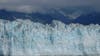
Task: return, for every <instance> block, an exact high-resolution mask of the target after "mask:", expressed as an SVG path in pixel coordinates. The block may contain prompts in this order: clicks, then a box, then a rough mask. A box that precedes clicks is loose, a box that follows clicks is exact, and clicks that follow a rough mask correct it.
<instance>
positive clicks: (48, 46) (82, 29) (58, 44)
mask: <svg viewBox="0 0 100 56" xmlns="http://www.w3.org/2000/svg"><path fill="white" fill-rule="evenodd" d="M99 54H100V25H98V24H95V25H94V24H90V25H81V24H68V25H66V24H64V23H62V22H60V21H57V20H54V21H53V22H52V24H42V23H39V22H32V21H31V20H28V19H27V20H21V19H17V20H14V21H9V20H3V19H2V20H0V55H3V56H44V55H47V56H54V55H56V56H65V55H66V56H70V55H72V56H78V55H80V56H89V55H90V56H93V55H94V56H100V55H99Z"/></svg>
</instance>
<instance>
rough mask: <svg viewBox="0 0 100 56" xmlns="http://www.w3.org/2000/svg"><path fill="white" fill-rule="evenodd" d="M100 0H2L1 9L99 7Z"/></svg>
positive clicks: (32, 9) (0, 2)
mask: <svg viewBox="0 0 100 56" xmlns="http://www.w3.org/2000/svg"><path fill="white" fill-rule="evenodd" d="M99 2H100V0H0V9H7V10H16V11H27V12H31V11H38V10H43V8H44V7H46V8H51V7H52V8H55V7H59V8H60V7H68V6H92V7H95V8H99V5H100V3H99Z"/></svg>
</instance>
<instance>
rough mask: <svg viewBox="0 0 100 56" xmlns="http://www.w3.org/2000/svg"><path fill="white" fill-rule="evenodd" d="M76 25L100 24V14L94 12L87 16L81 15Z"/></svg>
mask: <svg viewBox="0 0 100 56" xmlns="http://www.w3.org/2000/svg"><path fill="white" fill-rule="evenodd" d="M74 22H75V23H77V22H78V23H80V24H85V25H88V24H100V13H98V12H93V13H90V14H86V15H81V16H80V17H78V18H77V19H76V20H75V21H74Z"/></svg>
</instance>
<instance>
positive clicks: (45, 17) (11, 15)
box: [0, 7, 100, 25]
mask: <svg viewBox="0 0 100 56" xmlns="http://www.w3.org/2000/svg"><path fill="white" fill-rule="evenodd" d="M99 15H100V13H98V12H95V11H94V10H93V9H92V8H89V7H69V8H52V9H46V11H45V12H44V13H43V12H32V13H24V12H17V11H7V10H4V9H2V10H0V18H1V19H5V20H10V21H13V20H16V19H30V20H32V21H34V22H40V23H43V24H51V23H52V21H53V20H58V21H61V22H63V23H65V24H70V23H80V24H85V25H86V24H91V23H93V24H96V23H97V24H99V21H100V20H99V18H100V16H99ZM91 20H92V21H91Z"/></svg>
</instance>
